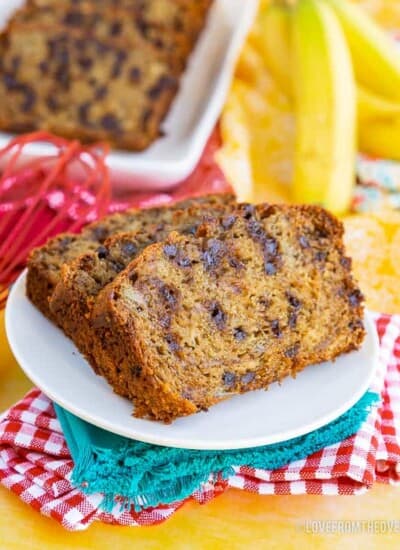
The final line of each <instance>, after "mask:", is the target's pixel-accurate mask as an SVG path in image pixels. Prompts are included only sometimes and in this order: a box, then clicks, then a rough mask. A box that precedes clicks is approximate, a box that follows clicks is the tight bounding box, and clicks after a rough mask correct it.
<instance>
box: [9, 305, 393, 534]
mask: <svg viewBox="0 0 400 550" xmlns="http://www.w3.org/2000/svg"><path fill="white" fill-rule="evenodd" d="M374 318H375V322H376V326H377V329H378V334H379V339H380V361H379V368H378V370H377V373H376V376H375V379H374V381H373V383H372V385H371V390H373V391H376V392H377V393H380V394H381V396H382V404H381V405H380V407H379V408H377V407H375V408H373V410H372V411H371V413H370V414H369V416H368V418H367V420H366V421H365V422H364V424H363V425H362V427H361V428H360V430H359V431H358V432H357V433H356V434H355V435H354V436H352V437H350V438H348V439H346V440H344V441H342V442H341V443H338V444H335V445H331V446H329V447H326V448H325V449H323V450H322V451H319V452H317V453H314V454H313V455H311V456H309V457H308V458H306V459H304V460H298V461H296V462H292V463H291V464H289V465H288V466H286V467H284V468H279V469H277V470H273V471H271V470H260V469H255V468H251V467H248V466H240V467H237V468H236V472H235V475H233V476H232V477H230V478H229V479H228V480H226V481H222V480H218V481H217V482H213V483H211V482H209V483H206V484H205V485H203V487H202V488H201V489H199V490H198V491H196V492H195V493H194V494H193V495H192V498H194V499H195V500H197V501H198V502H200V503H206V502H208V501H209V500H211V499H212V498H214V497H215V496H217V495H218V494H221V493H222V492H223V491H224V490H226V489H227V488H228V487H236V488H240V489H245V490H247V491H252V492H255V493H259V494H324V495H342V494H346V495H356V494H360V493H362V492H364V491H366V490H367V489H368V488H370V487H371V486H372V484H373V483H374V482H375V481H378V482H383V483H392V484H395V483H399V481H400V477H399V474H400V315H392V316H390V315H378V314H376V315H375V316H374ZM72 468H73V462H72V460H71V457H70V454H69V452H68V449H67V447H66V443H65V440H64V437H63V435H62V431H61V427H60V424H59V422H58V420H57V418H56V416H55V413H54V409H53V406H52V403H51V401H50V400H49V399H48V398H47V397H46V396H45V395H44V394H43V393H41V392H40V390H38V389H36V388H34V389H33V390H31V391H30V392H29V393H28V394H27V395H26V396H25V397H24V399H22V400H21V401H20V402H19V403H17V404H16V405H14V406H13V407H11V409H9V410H8V411H6V412H5V413H4V415H3V416H2V417H1V421H0V481H1V483H2V484H3V485H4V486H5V487H7V488H9V489H11V490H12V491H13V492H14V493H16V494H17V495H19V497H20V498H21V499H22V500H23V501H24V502H26V503H28V504H30V505H31V506H32V507H33V508H35V509H36V510H38V511H40V512H41V513H42V514H45V515H47V516H50V517H52V518H54V519H55V520H57V521H58V522H59V523H61V524H62V525H63V526H64V527H65V528H67V529H70V530H82V529H85V528H87V527H88V526H89V525H90V524H91V523H92V522H93V521H95V520H100V521H104V522H107V523H112V524H118V525H154V524H157V523H161V522H162V521H165V520H166V519H168V518H169V517H170V516H171V515H172V514H173V513H174V512H175V511H176V510H177V509H178V508H179V507H180V506H182V504H183V503H184V501H180V502H176V503H174V504H170V505H166V506H158V507H156V508H148V509H146V510H143V511H141V512H131V511H129V512H128V511H120V510H119V509H117V506H116V507H115V509H114V510H113V511H112V512H111V513H105V512H103V511H102V510H101V509H100V508H99V502H100V501H101V498H102V497H101V495H100V494H94V495H90V496H87V495H85V494H83V493H82V492H81V491H80V490H79V489H76V488H74V487H73V486H72V485H71V483H70V476H71V471H72Z"/></svg>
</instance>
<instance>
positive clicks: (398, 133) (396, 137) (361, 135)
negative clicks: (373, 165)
mask: <svg viewBox="0 0 400 550" xmlns="http://www.w3.org/2000/svg"><path fill="white" fill-rule="evenodd" d="M358 141H359V149H360V151H362V152H363V153H368V154H369V155H373V156H377V157H382V158H388V159H392V160H400V116H398V117H397V118H394V119H391V120H371V121H369V122H368V124H364V125H360V127H359V130H358Z"/></svg>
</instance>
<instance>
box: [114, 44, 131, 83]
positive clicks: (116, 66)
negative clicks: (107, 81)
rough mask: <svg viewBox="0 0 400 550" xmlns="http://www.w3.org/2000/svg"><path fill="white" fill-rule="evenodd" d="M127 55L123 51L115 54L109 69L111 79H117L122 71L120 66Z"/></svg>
mask: <svg viewBox="0 0 400 550" xmlns="http://www.w3.org/2000/svg"><path fill="white" fill-rule="evenodd" d="M127 55H128V54H127V53H126V52H125V51H124V50H120V51H118V52H117V55H116V59H115V61H114V64H113V66H112V68H111V78H118V77H119V76H120V74H121V71H122V66H123V64H124V62H125V60H126V58H127Z"/></svg>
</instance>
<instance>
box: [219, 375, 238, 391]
mask: <svg viewBox="0 0 400 550" xmlns="http://www.w3.org/2000/svg"><path fill="white" fill-rule="evenodd" d="M222 382H223V383H224V385H225V386H227V387H228V388H231V387H232V386H234V385H235V383H236V374H235V373H234V372H228V371H226V372H224V374H223V375H222Z"/></svg>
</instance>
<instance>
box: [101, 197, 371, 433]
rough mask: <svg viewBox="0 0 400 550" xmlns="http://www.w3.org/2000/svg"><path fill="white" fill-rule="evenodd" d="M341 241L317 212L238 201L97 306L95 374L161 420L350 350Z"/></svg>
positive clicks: (350, 288) (358, 312) (157, 254)
mask: <svg viewBox="0 0 400 550" xmlns="http://www.w3.org/2000/svg"><path fill="white" fill-rule="evenodd" d="M342 233H343V229H342V225H341V223H340V222H339V221H338V220H336V219H335V218H334V217H333V216H331V215H330V214H329V213H328V212H326V211H324V210H323V209H321V208H319V207H315V206H266V205H260V206H257V207H253V206H249V205H248V206H242V207H239V209H238V211H237V212H236V213H235V214H229V215H226V216H224V217H222V218H221V219H220V220H219V221H218V222H215V223H208V224H204V225H203V226H202V227H200V229H199V231H198V233H197V235H196V236H192V235H186V236H185V235H179V234H177V233H173V234H171V235H170V237H169V238H168V239H167V240H166V241H164V242H160V243H157V244H155V245H152V246H150V247H148V248H146V249H145V250H144V252H143V253H142V254H141V255H140V256H139V257H138V258H137V259H136V260H135V261H134V262H132V263H131V264H130V265H129V267H128V268H127V269H126V270H124V271H123V272H122V273H120V274H119V275H118V276H117V277H116V279H115V280H114V281H113V282H112V283H111V284H109V285H108V286H107V287H106V288H105V289H104V290H103V291H102V292H101V293H100V295H99V297H98V299H97V300H96V304H95V306H94V310H93V326H94V329H95V330H96V333H97V337H98V341H99V342H101V343H102V346H103V348H104V349H105V350H106V353H105V354H104V356H103V358H106V359H107V358H108V360H107V361H106V362H105V363H104V364H103V365H102V372H106V371H108V373H107V379H108V380H109V381H110V383H111V385H112V386H113V387H116V388H119V387H120V384H121V379H123V380H124V381H125V385H126V389H127V391H126V394H128V395H129V397H130V398H131V399H132V401H133V402H134V415H135V416H137V417H146V418H151V419H156V420H161V421H163V422H166V423H169V422H171V421H172V420H174V419H175V418H177V417H180V416H184V415H188V414H191V413H195V412H197V411H200V410H206V409H207V408H208V407H210V406H211V405H213V404H214V403H217V402H218V401H220V400H222V399H225V398H227V397H229V396H232V395H234V394H237V393H241V392H247V391H250V390H255V389H260V388H267V387H268V385H269V384H271V383H272V382H274V381H277V380H282V378H284V377H286V376H288V375H293V376H294V375H295V374H296V373H297V372H298V371H300V370H302V369H303V368H304V367H305V366H306V365H310V364H313V363H318V362H320V361H324V360H331V359H334V358H335V357H336V356H337V355H339V354H341V353H345V352H348V351H350V350H354V349H356V348H358V347H359V346H360V344H361V342H362V340H363V337H364V328H363V322H362V318H363V308H362V305H361V302H362V300H363V298H362V295H361V292H360V290H359V289H358V287H357V285H356V283H355V282H354V280H353V278H352V275H351V272H350V264H351V262H350V260H349V258H347V257H346V256H345V251H344V248H343V243H342Z"/></svg>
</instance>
